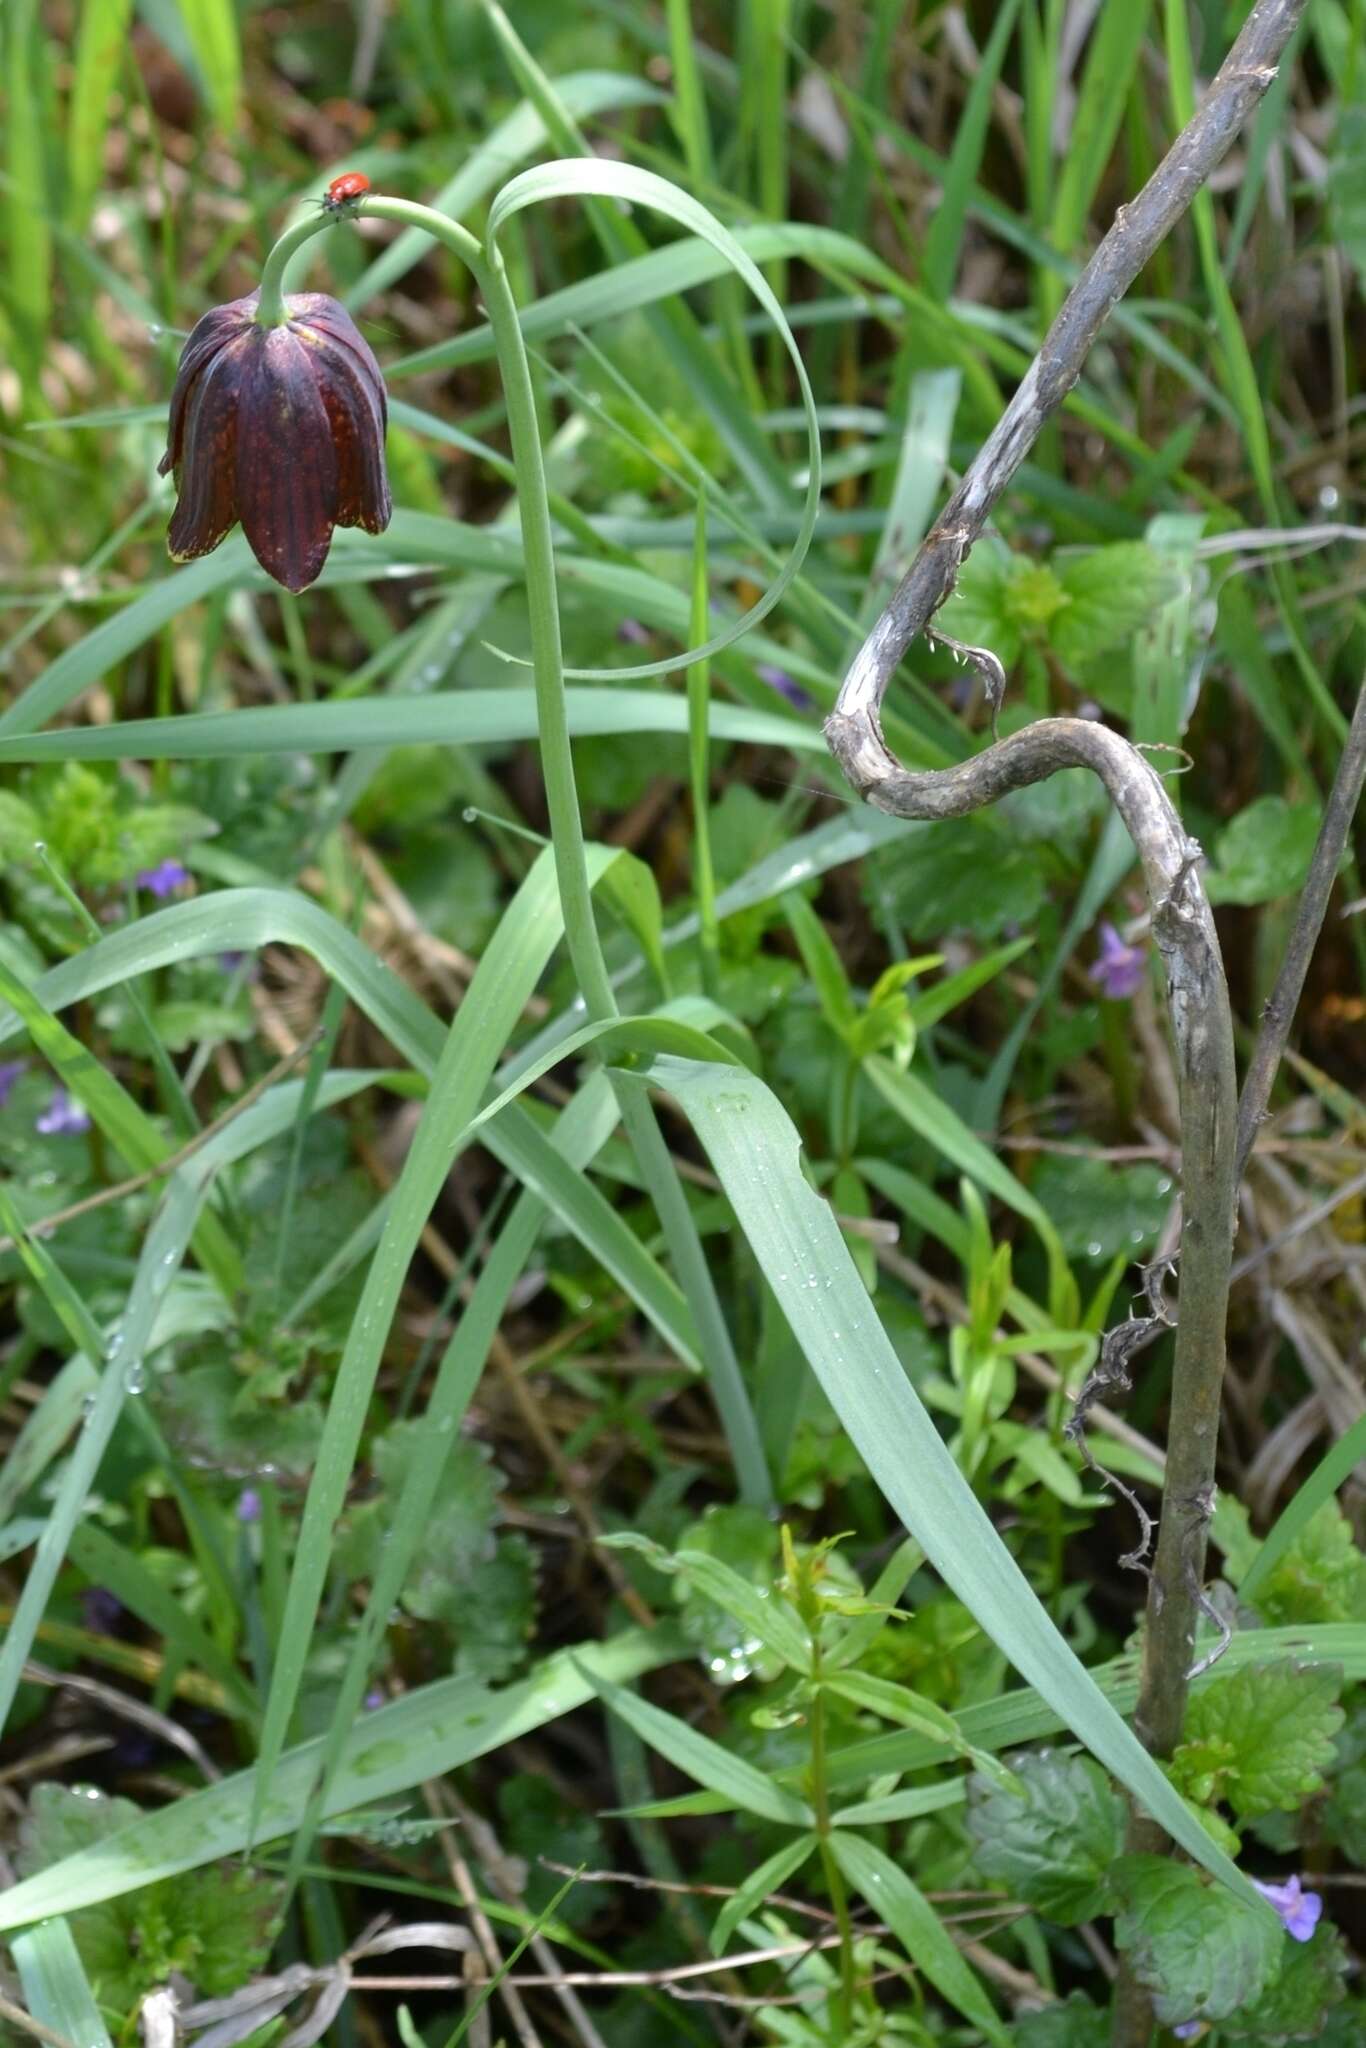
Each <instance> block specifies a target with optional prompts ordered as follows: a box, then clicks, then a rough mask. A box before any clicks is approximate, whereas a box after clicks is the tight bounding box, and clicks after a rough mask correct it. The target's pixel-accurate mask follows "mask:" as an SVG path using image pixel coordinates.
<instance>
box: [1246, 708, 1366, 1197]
mask: <svg viewBox="0 0 1366 2048" xmlns="http://www.w3.org/2000/svg"><path fill="white" fill-rule="evenodd" d="M1364 784H1366V679H1363V681H1362V684H1361V688H1360V689H1359V690H1358V692H1357V701H1356V709H1355V711H1354V712H1353V713H1352V723H1351V725H1350V727H1349V728H1348V732H1347V742H1346V745H1345V746H1344V747H1343V750H1342V753H1341V755H1340V757H1339V759H1338V765H1337V772H1336V774H1335V775H1334V777H1333V787H1332V789H1331V790H1330V791H1329V793H1328V801H1327V803H1326V804H1325V805H1324V809H1323V823H1322V824H1321V825H1320V827H1319V836H1318V839H1317V840H1316V841H1315V844H1314V857H1313V859H1312V860H1311V861H1310V863H1309V873H1308V876H1307V877H1306V880H1305V884H1304V888H1303V890H1302V891H1301V892H1300V900H1299V902H1298V903H1297V905H1296V906H1295V922H1294V925H1293V927H1292V928H1291V933H1290V938H1289V940H1288V942H1287V944H1286V949H1285V958H1284V960H1283V961H1282V962H1281V971H1280V973H1279V974H1278V975H1277V976H1276V985H1275V987H1274V988H1273V990H1272V991H1271V995H1270V997H1269V998H1268V1001H1267V1004H1266V1008H1265V1009H1264V1010H1263V1012H1262V1021H1261V1024H1260V1026H1259V1028H1258V1032H1257V1043H1256V1045H1255V1046H1254V1047H1253V1049H1252V1058H1251V1059H1250V1060H1249V1061H1248V1067H1247V1073H1246V1074H1245V1075H1244V1077H1243V1093H1242V1097H1241V1100H1240V1101H1239V1104H1238V1178H1239V1179H1240V1180H1241V1179H1242V1177H1243V1174H1244V1172H1245V1171H1246V1169H1247V1162H1248V1160H1249V1159H1250V1158H1251V1156H1252V1148H1253V1146H1254V1145H1255V1144H1256V1142H1257V1130H1258V1126H1259V1125H1260V1123H1261V1121H1262V1118H1263V1117H1264V1116H1265V1115H1266V1109H1267V1104H1268V1103H1269V1102H1270V1100H1271V1087H1272V1083H1273V1082H1274V1081H1275V1078H1276V1069H1277V1068H1278V1067H1279V1066H1280V1063H1281V1055H1282V1053H1283V1052H1284V1051H1285V1046H1286V1040H1287V1039H1288V1038H1289V1036H1290V1026H1291V1024H1292V1023H1293V1021H1294V1017H1295V1012H1296V1010H1297V1009H1298V1008H1299V1004H1300V997H1301V995H1302V994H1303V992H1304V979H1305V976H1306V975H1307V974H1308V972H1309V962H1310V961H1311V960H1312V958H1313V956H1314V947H1315V945H1316V944H1317V942H1318V936H1319V933H1320V931H1321V930H1322V928H1323V920H1324V918H1325V917H1326V916H1327V914H1328V899H1329V897H1330V896H1331V895H1332V893H1333V883H1334V881H1335V880H1336V878H1337V871H1338V868H1339V866H1340V864H1341V862H1342V856H1343V854H1344V853H1345V852H1346V851H1347V839H1348V834H1349V833H1350V832H1351V829H1352V820H1353V818H1354V817H1355V816H1356V810H1357V805H1358V804H1359V803H1360V801H1361V791H1362V787H1363V785H1364Z"/></svg>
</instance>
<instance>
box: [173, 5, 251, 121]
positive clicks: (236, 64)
mask: <svg viewBox="0 0 1366 2048" xmlns="http://www.w3.org/2000/svg"><path fill="white" fill-rule="evenodd" d="M176 4H177V6H178V8H179V10H180V18H181V20H182V21H183V22H184V24H185V32H186V34H187V35H188V37H189V39H190V48H191V49H192V50H193V51H194V57H195V65H196V68H197V70H198V72H199V81H200V84H201V86H202V87H203V90H204V97H205V99H206V100H207V101H208V104H209V111H210V112H211V113H212V115H213V118H214V120H215V121H216V122H217V124H218V126H219V127H220V128H222V129H224V130H225V131H227V132H228V133H229V134H230V133H231V132H232V130H233V129H234V128H235V127H236V126H237V117H238V111H239V107H240V102H241V97H242V45H241V42H240V40H239V37H238V34H237V15H236V11H235V10H234V8H233V4H232V0H176Z"/></svg>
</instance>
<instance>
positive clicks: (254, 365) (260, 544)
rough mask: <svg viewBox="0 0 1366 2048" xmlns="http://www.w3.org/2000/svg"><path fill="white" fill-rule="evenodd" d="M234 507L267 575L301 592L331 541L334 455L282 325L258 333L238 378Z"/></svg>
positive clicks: (310, 384) (320, 407)
mask: <svg viewBox="0 0 1366 2048" xmlns="http://www.w3.org/2000/svg"><path fill="white" fill-rule="evenodd" d="M237 505H238V511H239V514H240V516H241V520H242V530H243V532H244V533H245V534H246V536H247V541H248V544H249V545H250V548H251V551H252V553H253V554H254V555H255V557H256V559H257V561H258V562H259V563H260V564H261V567H262V568H263V569H264V570H265V572H266V574H267V575H268V576H273V577H274V579H275V581H276V582H277V583H282V584H283V585H284V587H285V589H286V590H294V591H299V590H306V589H307V588H308V586H309V584H310V583H312V582H314V581H315V579H316V578H317V577H318V575H319V574H320V572H321V570H322V566H323V563H324V562H325V561H326V560H327V550H328V548H329V547H330V546H331V544H332V528H333V524H334V522H335V519H336V513H337V455H336V450H335V449H334V447H333V445H332V428H331V423H330V421H329V419H328V416H327V408H326V406H325V405H324V404H323V401H322V398H321V396H320V395H319V391H318V384H317V378H316V374H315V370H314V366H313V363H312V360H311V351H310V350H309V348H308V347H307V346H306V344H305V343H303V342H302V341H300V340H299V338H298V336H297V335H295V334H293V333H292V332H291V331H290V329H289V328H288V327H287V326H286V327H273V328H271V329H269V330H268V331H265V330H263V331H262V337H261V342H260V344H259V345H258V346H256V347H255V348H254V349H253V351H252V361H251V363H250V366H249V368H248V370H247V373H246V375H245V376H244V378H243V382H242V392H241V397H240V400H239V403H238V410H237Z"/></svg>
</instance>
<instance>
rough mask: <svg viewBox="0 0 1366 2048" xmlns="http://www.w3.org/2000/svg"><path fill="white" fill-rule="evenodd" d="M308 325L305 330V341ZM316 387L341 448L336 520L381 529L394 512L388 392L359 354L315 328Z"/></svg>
mask: <svg viewBox="0 0 1366 2048" xmlns="http://www.w3.org/2000/svg"><path fill="white" fill-rule="evenodd" d="M307 337H308V330H307V329H305V331H304V339H305V343H306V345H307ZM314 337H315V338H314V341H313V346H314V349H315V356H314V360H315V362H316V365H317V375H318V389H319V391H320V393H321V395H322V401H323V404H324V405H325V406H326V407H327V417H328V420H329V422H330V423H331V427H332V444H333V446H334V448H335V449H336V451H337V524H338V526H360V527H364V529H365V531H366V532H367V533H383V531H384V529H385V527H386V526H387V525H388V524H389V520H390V518H391V517H392V515H393V509H394V505H393V499H392V498H391V497H390V495H389V479H388V476H387V475H386V473H385V468H384V421H385V415H384V392H383V386H382V385H381V384H380V383H379V381H378V376H376V377H373V378H372V377H370V376H369V375H368V374H367V372H366V371H365V369H364V367H363V366H362V364H361V363H360V361H359V359H358V358H357V357H356V355H355V353H354V352H353V351H352V350H351V349H348V348H346V347H344V346H343V345H342V344H341V343H339V342H336V341H334V340H332V339H331V337H330V336H329V335H328V334H327V333H326V332H325V331H324V330H322V329H316V330H314Z"/></svg>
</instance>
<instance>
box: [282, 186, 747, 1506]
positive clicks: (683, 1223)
mask: <svg viewBox="0 0 1366 2048" xmlns="http://www.w3.org/2000/svg"><path fill="white" fill-rule="evenodd" d="M355 210H356V211H357V212H361V213H366V214H369V215H373V216H374V217H375V218H377V219H379V220H391V221H396V222H398V223H400V224H401V225H402V226H404V227H414V228H419V229H421V230H422V231H423V232H425V233H427V234H429V235H431V236H432V237H433V239H434V240H435V241H438V242H440V243H442V244H443V245H444V246H445V247H446V248H448V249H449V250H450V251H451V253H452V254H453V255H454V256H456V257H457V258H458V259H459V260H460V261H461V262H463V263H464V264H465V265H466V266H467V267H468V269H469V270H470V272H471V274H472V275H473V277H474V281H475V284H476V285H477V287H478V289H479V292H480V294H481V296H482V298H483V301H484V309H485V311H486V313H487V315H488V320H489V325H490V327H491V329H492V332H493V341H494V347H495V350H496V352H497V356H498V366H499V370H500V373H501V375H502V379H503V392H504V396H505V398H506V401H507V413H508V431H509V435H510V438H511V442H512V459H513V466H514V468H515V470H516V475H517V503H518V512H519V515H520V518H521V527H522V551H523V564H524V577H525V589H526V600H527V612H528V617H529V622H530V628H531V654H532V677H533V680H534V683H535V689H536V716H537V725H538V728H539V732H540V744H541V772H542V775H543V778H544V781H545V792H546V806H547V809H548V811H549V813H550V830H551V836H552V838H553V840H554V845H555V872H556V876H557V879H558V882H559V890H560V903H561V907H562V909H563V912H564V930H565V940H566V942H567V944H568V947H569V957H570V959H571V961H572V963H573V967H574V974H575V977H576V979H577V981H578V984H579V990H580V993H581V994H582V997H583V1000H584V1004H585V1006H586V1008H587V1010H588V1014H589V1016H590V1018H592V1019H593V1020H594V1021H595V1022H596V1021H599V1020H602V1019H607V1018H612V1017H615V1016H617V1015H618V1014H619V1012H618V1009H617V1002H616V997H615V995H614V993H613V990H612V983H611V978H610V976H609V974H608V971H607V962H606V960H605V958H604V956H603V951H602V942H601V939H600V938H599V935H598V928H597V922H596V919H595V918H594V915H593V898H592V890H591V887H590V884H589V879H588V862H587V858H586V854H585V849H584V838H583V822H582V819H581V817H580V814H579V799H578V790H577V788H576V786H575V781H574V758H573V750H572V747H571V744H570V737H569V714H568V706H567V703H566V699H565V687H564V662H563V656H562V651H561V642H560V611H559V598H558V595H557V591H556V586H555V554H554V545H553V541H552V538H551V527H550V506H549V501H548V497H547V487H546V477H545V459H544V455H543V451H542V448H541V430H540V422H539V419H538V417H537V412H536V394H535V389H534V387H533V384H532V381H531V368H530V364H529V363H528V360H527V352H526V344H525V342H524V341H523V338H522V329H521V323H520V321H519V319H518V315H517V305H516V301H515V299H514V297H513V294H512V288H511V285H510V284H509V282H508V276H507V269H506V266H505V264H504V261H503V257H502V253H501V251H500V250H499V249H498V247H497V245H496V243H495V244H494V245H493V246H491V247H485V246H483V245H482V244H481V243H479V242H478V241H476V240H475V238H474V236H473V235H471V234H470V233H469V231H468V229H466V228H463V227H461V226H460V224H459V222H458V221H453V220H450V219H448V218H447V216H446V215H445V214H442V213H437V212H435V211H434V210H433V209H432V208H431V207H427V206H419V205H417V204H416V203H415V202H414V201H412V200H409V199H393V198H389V197H387V196H385V195H383V194H379V193H367V194H366V196H365V197H364V199H362V200H360V201H359V202H358V203H357V206H356V209H355ZM332 218H333V216H331V215H329V214H326V213H324V214H322V215H320V217H319V218H318V219H317V220H311V219H309V220H303V221H300V222H298V223H296V225H295V226H294V227H292V228H289V229H287V230H286V232H285V233H284V234H283V235H282V236H281V238H280V240H279V241H278V242H277V243H276V245H275V247H274V248H273V249H272V250H271V252H270V255H269V256H268V257H267V259H266V264H265V268H264V270H263V271H262V274H261V298H260V305H259V307H258V311H257V316H256V317H257V319H258V320H260V321H262V322H263V324H267V325H270V324H274V325H279V324H280V323H281V322H282V321H283V320H284V318H285V311H284V297H283V286H284V275H285V269H286V266H287V265H288V263H289V261H290V258H291V257H292V256H294V255H295V254H296V252H297V251H298V250H299V249H301V248H302V247H303V246H304V244H305V243H306V242H307V241H308V240H309V238H310V237H311V236H312V235H315V234H318V233H319V232H320V231H321V230H322V229H323V228H325V227H327V226H329V225H331V223H332ZM613 1085H614V1087H615V1089H616V1093H617V1099H618V1102H619V1104H620V1107H621V1120H622V1124H623V1126H624V1127H625V1130H626V1134H627V1136H628V1138H629V1139H630V1142H631V1146H632V1149H633V1150H634V1152H635V1155H636V1161H637V1164H638V1166H639V1168H640V1172H641V1175H642V1178H643V1180H644V1184H645V1186H646V1188H647V1189H648V1190H649V1192H650V1194H651V1196H652V1197H653V1199H654V1202H655V1206H656V1208H657V1209H658V1211H659V1219H660V1222H661V1224H662V1225H663V1227H664V1234H665V1237H666V1238H667V1240H668V1243H669V1248H670V1251H671V1253H672V1256H673V1261H674V1265H675V1267H676V1269H677V1272H678V1279H679V1284H680V1285H681V1287H682V1289H683V1292H684V1295H685V1297H686V1298H687V1302H688V1306H689V1307H690V1309H691V1310H692V1314H693V1319H694V1321H695V1323H696V1324H697V1329H698V1335H699V1338H700V1341H701V1347H702V1352H703V1355H704V1357H705V1359H706V1362H707V1370H708V1373H709V1376H710V1379H711V1386H712V1394H713V1398H714V1399H715V1402H716V1407H717V1412H718V1414H719V1416H720V1418H721V1423H722V1427H723V1428H724V1430H725V1433H726V1438H727V1442H728V1443H729V1446H730V1451H731V1456H732V1458H733V1460H734V1463H735V1473H736V1481H737V1485H738V1489H739V1492H740V1496H741V1498H742V1500H744V1501H746V1502H748V1503H751V1504H753V1505H756V1506H770V1505H771V1504H772V1500H773V1488H772V1482H771V1480H770V1478H769V1473H768V1461H767V1459H766V1457H765V1455H764V1449H763V1442H762V1439H761V1437H760V1435H759V1428H758V1423H757V1421H756V1420H755V1416H754V1410H753V1407H752V1405H751V1403H750V1399H749V1394H748V1391H747V1390H746V1387H745V1384H744V1380H743V1378H742V1377H741V1373H740V1366H739V1362H738V1360H737V1359H736V1356H735V1350H734V1347H733V1345H732V1344H731V1340H730V1332H729V1330H728V1329H727V1327H726V1321H725V1317H724V1316H723V1315H722V1313H721V1305H720V1302H719V1300H718V1299H717V1294H716V1289H715V1286H714V1285H713V1282H712V1278H711V1274H710V1271H709V1270H708V1267H707V1259H706V1253H705V1252H704V1250H703V1248H702V1242H701V1239H700V1238H699V1236H698V1233H697V1226H696V1224H695V1222H694V1221H693V1215H692V1211H691V1209H690V1208H689V1206H688V1199H687V1196H686V1194H685V1193H684V1190H683V1185H682V1182H681V1181H680V1180H679V1177H678V1173H677V1171H676V1169H675V1167H674V1163H673V1159H672V1157H671V1156H670V1153H669V1148H668V1146H667V1144H666V1143H665V1141H664V1136H663V1133H662V1132H661V1131H660V1128H659V1125H658V1123H657V1122H656V1120H655V1114H654V1110H653V1108H652V1107H651V1104H650V1101H649V1098H648V1096H647V1095H646V1093H645V1091H644V1089H643V1088H642V1087H640V1085H639V1084H638V1083H636V1082H633V1081H631V1080H628V1079H625V1078H622V1079H621V1080H620V1081H617V1080H615V1079H614V1084H613Z"/></svg>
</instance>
